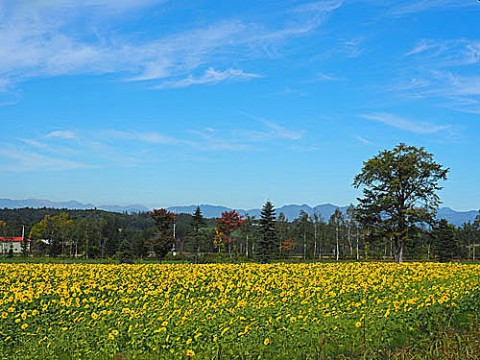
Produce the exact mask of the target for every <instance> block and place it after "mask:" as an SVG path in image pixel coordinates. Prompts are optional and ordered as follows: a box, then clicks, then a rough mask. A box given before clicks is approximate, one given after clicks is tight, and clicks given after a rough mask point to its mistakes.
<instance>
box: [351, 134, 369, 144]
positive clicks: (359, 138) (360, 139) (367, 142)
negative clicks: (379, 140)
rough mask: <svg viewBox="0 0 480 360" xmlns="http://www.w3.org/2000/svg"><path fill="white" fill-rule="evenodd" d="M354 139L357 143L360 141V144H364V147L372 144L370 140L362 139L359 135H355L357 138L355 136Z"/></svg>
mask: <svg viewBox="0 0 480 360" xmlns="http://www.w3.org/2000/svg"><path fill="white" fill-rule="evenodd" d="M355 138H356V139H357V140H358V141H360V142H361V143H362V144H364V145H372V144H373V142H371V141H370V140H368V139H366V138H364V137H363V136H361V135H357V136H355Z"/></svg>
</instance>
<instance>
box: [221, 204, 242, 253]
mask: <svg viewBox="0 0 480 360" xmlns="http://www.w3.org/2000/svg"><path fill="white" fill-rule="evenodd" d="M243 224H245V220H244V219H243V216H242V215H240V214H239V213H238V212H237V211H236V210H232V211H225V212H223V213H222V217H221V218H218V219H217V221H216V222H215V238H214V246H215V248H217V249H218V251H219V252H220V249H221V247H222V246H223V245H224V244H226V245H227V247H228V252H229V253H230V252H231V244H232V243H233V242H234V241H235V238H233V237H232V233H233V232H234V231H235V230H237V229H238V228H239V227H241V226H242V225H243Z"/></svg>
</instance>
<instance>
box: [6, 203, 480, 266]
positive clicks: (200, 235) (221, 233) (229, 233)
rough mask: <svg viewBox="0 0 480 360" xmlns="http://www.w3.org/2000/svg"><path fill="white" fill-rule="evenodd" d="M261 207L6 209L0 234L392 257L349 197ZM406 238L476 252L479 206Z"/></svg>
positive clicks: (120, 252)
mask: <svg viewBox="0 0 480 360" xmlns="http://www.w3.org/2000/svg"><path fill="white" fill-rule="evenodd" d="M263 212H264V213H265V214H263V213H262V215H263V216H262V217H260V218H256V217H254V216H250V215H248V214H246V215H244V216H242V215H240V214H239V213H238V212H237V211H235V210H233V211H231V212H225V213H223V214H222V216H221V217H220V218H218V219H205V218H204V217H203V215H202V213H201V211H200V208H197V210H196V211H195V213H194V214H193V215H190V214H174V213H172V212H169V211H167V210H165V209H158V210H155V211H153V212H152V213H138V214H118V213H111V212H106V211H99V210H82V211H75V210H65V209H64V210H61V211H59V210H58V209H14V210H9V209H4V210H0V219H2V220H0V236H14V235H18V234H19V233H20V232H21V229H22V226H23V225H25V228H26V232H25V233H26V234H27V235H28V238H29V239H30V240H31V249H30V251H31V252H29V253H28V255H31V256H44V255H48V256H50V257H57V256H60V257H71V258H84V259H105V258H114V259H118V260H122V261H127V262H128V261H134V260H136V259H148V258H154V259H157V260H163V259H165V258H166V257H168V258H169V259H175V257H176V258H178V259H187V260H190V261H193V262H203V261H215V260H218V259H221V260H224V261H229V260H232V261H237V260H257V261H260V262H269V261H271V260H286V261H300V260H306V261H314V260H337V261H338V260H373V259H394V244H393V239H392V238H391V237H388V236H386V235H385V234H381V233H379V232H374V231H371V230H370V229H369V227H367V226H365V225H362V223H360V222H359V221H358V219H357V214H356V208H355V207H354V206H353V205H351V206H350V207H349V208H348V209H347V210H346V212H342V211H340V209H337V210H336V211H335V212H334V213H333V214H332V215H331V216H330V217H328V218H324V217H323V216H322V214H319V213H314V214H312V215H309V214H307V213H306V212H304V211H300V212H299V214H298V217H297V218H296V219H294V220H292V221H289V220H288V219H287V218H286V217H285V214H283V213H280V214H279V215H278V216H275V210H274V208H273V205H272V204H271V203H270V202H267V203H266V204H265V205H264V209H263ZM41 216H43V217H41ZM39 217H41V219H40V220H38V221H36V219H38V218H39ZM29 219H30V221H29ZM174 230H175V233H174ZM405 245H406V246H405V249H404V255H405V257H406V258H409V259H417V260H435V259H437V260H441V261H445V260H452V259H470V260H476V259H477V258H478V256H479V255H480V254H478V247H479V245H480V213H479V215H477V217H476V219H475V221H474V222H467V223H465V224H463V225H462V226H460V227H457V226H455V225H453V224H449V223H448V222H447V221H446V220H440V221H439V222H437V224H436V225H435V226H433V227H427V226H425V225H423V226H421V227H418V228H417V229H416V230H415V232H412V233H410V234H409V238H408V240H407V241H406V244H405ZM173 253H175V256H174V255H173ZM3 255H4V256H5V255H7V254H3Z"/></svg>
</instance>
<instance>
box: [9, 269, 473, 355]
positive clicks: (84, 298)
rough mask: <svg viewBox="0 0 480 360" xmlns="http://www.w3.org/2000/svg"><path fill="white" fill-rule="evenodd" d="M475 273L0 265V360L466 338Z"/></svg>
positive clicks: (291, 349) (376, 347) (326, 348)
mask: <svg viewBox="0 0 480 360" xmlns="http://www.w3.org/2000/svg"><path fill="white" fill-rule="evenodd" d="M479 314H480V265H464V264H454V263H446V264H440V263H401V264H395V263H361V262H359V263H353V262H352V263H317V264H284V263H277V264H268V265H260V264H239V265H236V264H207V265H194V264H158V265H153V264H146V265H102V264H0V358H1V359H189V358H195V359H235V358H239V359H240V358H242V359H258V358H263V359H287V358H289V359H297V358H304V359H310V358H311V359H315V358H319V359H323V358H336V357H337V356H339V355H341V356H344V357H360V356H367V354H370V355H369V357H371V358H373V357H375V356H376V355H378V356H379V357H382V354H383V357H386V355H385V354H389V353H390V352H391V351H395V349H398V348H401V347H404V346H406V345H408V344H412V343H415V342H416V341H417V340H418V339H421V338H428V337H429V336H432V334H435V333H436V332H437V331H438V329H442V328H444V327H453V328H455V329H468V327H469V326H472V324H478V322H479V320H480V319H479Z"/></svg>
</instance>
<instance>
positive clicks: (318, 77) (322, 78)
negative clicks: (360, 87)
mask: <svg viewBox="0 0 480 360" xmlns="http://www.w3.org/2000/svg"><path fill="white" fill-rule="evenodd" d="M343 80H345V79H344V78H342V77H338V76H334V75H331V74H327V73H324V72H319V73H317V74H316V76H315V79H314V81H343Z"/></svg>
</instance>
